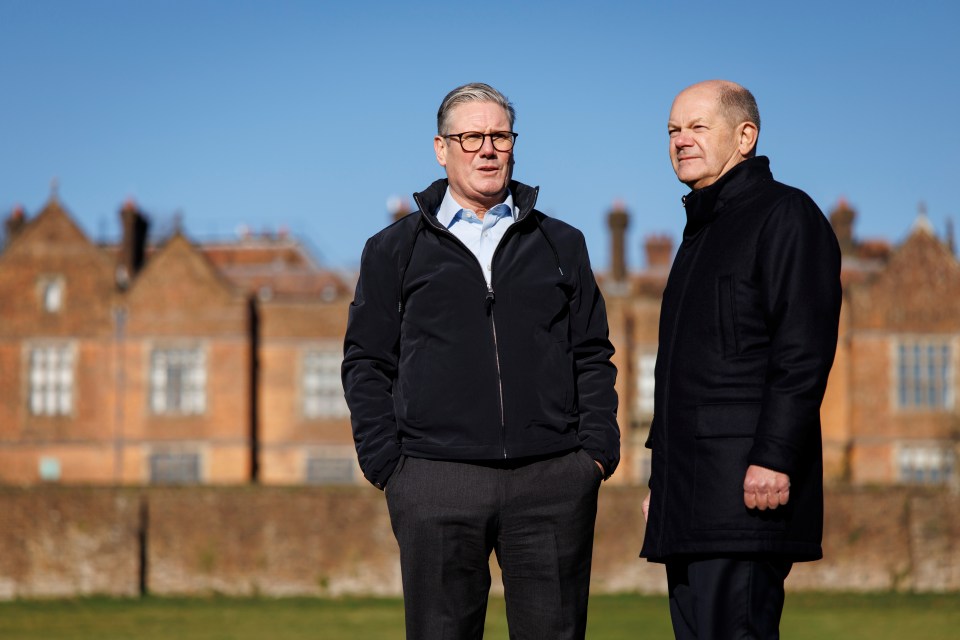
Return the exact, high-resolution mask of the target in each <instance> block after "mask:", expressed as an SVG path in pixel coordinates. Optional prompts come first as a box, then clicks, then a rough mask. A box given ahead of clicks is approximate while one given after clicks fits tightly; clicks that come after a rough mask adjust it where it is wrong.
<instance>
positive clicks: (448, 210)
mask: <svg viewBox="0 0 960 640" xmlns="http://www.w3.org/2000/svg"><path fill="white" fill-rule="evenodd" d="M463 211H471V210H470V209H464V208H463V207H461V206H460V204H459V203H457V201H456V200H454V199H453V194H451V193H450V187H447V192H446V193H445V194H443V201H442V202H441V203H440V208H439V209H437V220H438V221H439V222H440V224H442V225H443V226H444V228H446V229H449V228H450V225H452V224H453V223H454V222H455V221H456V220H457V217H458V215H459V214H460V213H461V212H463ZM508 214H509V215H510V216H511V217H512V218H513V219H514V221H516V219H517V209H516V207H514V206H513V193H511V192H510V189H507V197H506V198H505V199H504V201H503V202H501V203H500V204H498V205H497V206H495V207H493V208H491V209H490V210H489V211H487V213H486V215H493V216H498V217H499V216H504V217H505V216H507V215H508Z"/></svg>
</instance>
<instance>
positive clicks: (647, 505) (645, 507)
mask: <svg viewBox="0 0 960 640" xmlns="http://www.w3.org/2000/svg"><path fill="white" fill-rule="evenodd" d="M651 493H652V492H651ZM640 508H641V509H642V510H643V521H644V522H646V521H648V520H649V519H650V517H649V516H650V493H648V494H647V497H646V498H644V499H643V505H642V506H641V507H640Z"/></svg>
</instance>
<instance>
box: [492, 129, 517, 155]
mask: <svg viewBox="0 0 960 640" xmlns="http://www.w3.org/2000/svg"><path fill="white" fill-rule="evenodd" d="M490 138H491V139H492V140H493V148H494V149H496V150H497V151H510V149H513V134H512V133H509V132H507V131H502V132H500V133H494V134H491V135H490Z"/></svg>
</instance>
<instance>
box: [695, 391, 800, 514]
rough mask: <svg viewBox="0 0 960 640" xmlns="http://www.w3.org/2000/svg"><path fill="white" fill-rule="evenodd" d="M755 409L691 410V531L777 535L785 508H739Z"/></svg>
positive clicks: (756, 414)
mask: <svg viewBox="0 0 960 640" xmlns="http://www.w3.org/2000/svg"><path fill="white" fill-rule="evenodd" d="M760 408H761V407H760V404H759V403H740V404H708V405H701V406H699V407H697V426H696V437H695V445H694V446H695V451H694V495H693V513H692V517H693V528H694V529H697V530H745V531H779V530H782V529H784V528H785V527H786V516H787V514H788V512H789V509H788V508H789V506H790V505H786V506H785V507H780V508H778V509H775V510H770V509H768V510H766V511H760V510H758V509H748V508H747V507H746V505H745V504H744V503H743V480H744V476H746V473H747V466H748V464H747V456H748V455H749V453H750V449H751V448H752V447H753V439H754V435H755V434H756V431H757V422H758V420H759V418H760Z"/></svg>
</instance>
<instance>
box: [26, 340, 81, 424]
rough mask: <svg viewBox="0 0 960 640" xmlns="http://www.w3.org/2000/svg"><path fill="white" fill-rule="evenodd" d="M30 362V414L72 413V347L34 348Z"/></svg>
mask: <svg viewBox="0 0 960 640" xmlns="http://www.w3.org/2000/svg"><path fill="white" fill-rule="evenodd" d="M28 360H29V363H30V372H29V374H28V380H29V384H30V390H29V394H28V398H29V406H30V413H32V414H33V415H45V416H64V415H70V413H72V411H73V351H72V349H71V348H70V346H68V345H56V346H53V345H48V346H42V347H34V348H33V349H31V350H30V354H29V358H28Z"/></svg>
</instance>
